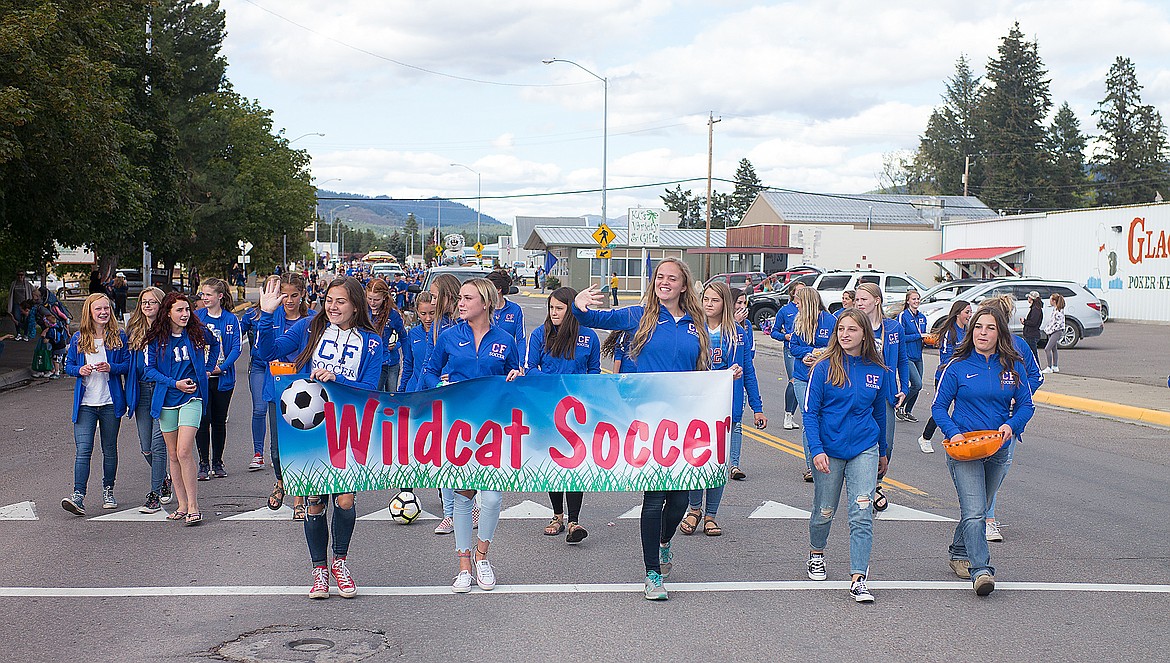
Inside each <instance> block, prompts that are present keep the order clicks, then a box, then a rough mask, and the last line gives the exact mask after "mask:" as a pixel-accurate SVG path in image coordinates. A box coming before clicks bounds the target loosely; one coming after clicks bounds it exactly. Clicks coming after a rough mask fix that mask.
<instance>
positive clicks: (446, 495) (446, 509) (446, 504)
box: [439, 488, 455, 519]
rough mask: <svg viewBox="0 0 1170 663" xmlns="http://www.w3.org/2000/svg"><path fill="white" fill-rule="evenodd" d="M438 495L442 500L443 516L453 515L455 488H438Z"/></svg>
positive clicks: (450, 516)
mask: <svg viewBox="0 0 1170 663" xmlns="http://www.w3.org/2000/svg"><path fill="white" fill-rule="evenodd" d="M439 497H440V498H441V499H442V500H443V517H444V518H452V519H453V518H454V517H455V490H454V489H453V488H440V489H439Z"/></svg>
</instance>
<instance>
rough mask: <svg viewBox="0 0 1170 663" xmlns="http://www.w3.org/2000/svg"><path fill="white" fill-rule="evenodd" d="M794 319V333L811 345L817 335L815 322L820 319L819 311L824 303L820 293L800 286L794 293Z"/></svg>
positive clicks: (822, 309) (823, 306)
mask: <svg viewBox="0 0 1170 663" xmlns="http://www.w3.org/2000/svg"><path fill="white" fill-rule="evenodd" d="M796 308H797V313H796V321H795V322H794V323H793V324H792V327H793V329H792V331H793V333H794V334H796V335H798V336H800V337H801V338H803V339H804V342H805V343H807V344H809V345H812V344H813V341H814V340H816V337H817V324H818V323H819V322H820V321H821V312H822V311H824V310H825V305H824V303H823V302H821V294H820V293H819V292H817V291H816V290H815V289H813V288H808V287H805V288H801V289H800V290H799V291H797V293H796Z"/></svg>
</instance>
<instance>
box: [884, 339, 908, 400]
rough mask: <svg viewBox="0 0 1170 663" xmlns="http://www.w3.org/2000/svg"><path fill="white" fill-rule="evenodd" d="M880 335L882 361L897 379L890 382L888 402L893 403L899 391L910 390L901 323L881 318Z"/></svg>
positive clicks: (891, 375) (905, 391)
mask: <svg viewBox="0 0 1170 663" xmlns="http://www.w3.org/2000/svg"><path fill="white" fill-rule="evenodd" d="M882 336H883V340H884V342H882V343H880V347H881V350H882V361H884V362H886V368H887V369H888V370H889V371H890V377H891V378H897V380H898V381H897V382H892V383H890V404H891V405H893V404H894V401H895V397H896V396H897V395H898V394H899V393H903V394H905V393H908V392H909V391H910V360H909V359H908V358H907V357H906V344H905V343H903V342H902V325H901V324H899V323H898V321H897V320H893V319H890V318H882Z"/></svg>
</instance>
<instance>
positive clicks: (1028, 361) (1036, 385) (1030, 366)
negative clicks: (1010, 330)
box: [1012, 334, 1044, 432]
mask: <svg viewBox="0 0 1170 663" xmlns="http://www.w3.org/2000/svg"><path fill="white" fill-rule="evenodd" d="M1012 345H1014V346H1015V347H1016V352H1018V353H1020V356H1021V357H1023V358H1024V374H1025V375H1027V376H1028V389H1029V390H1031V392H1032V393H1033V394H1034V393H1036V391H1037V390H1039V389H1040V386H1041V385H1043V384H1044V374H1043V373H1041V372H1040V364H1039V363H1038V362H1037V361H1036V355H1034V354H1032V348H1030V347H1028V342H1027V341H1025V340H1024V339H1022V338H1020V337H1019V336H1016V335H1015V334H1012ZM1012 430H1013V431H1016V429H1015V428H1012ZM1016 432H1019V431H1016Z"/></svg>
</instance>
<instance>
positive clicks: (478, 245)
mask: <svg viewBox="0 0 1170 663" xmlns="http://www.w3.org/2000/svg"><path fill="white" fill-rule="evenodd" d="M472 248H474V249H475V255H479V254H481V253H483V242H476V243H475V246H474V247H472Z"/></svg>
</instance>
